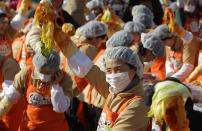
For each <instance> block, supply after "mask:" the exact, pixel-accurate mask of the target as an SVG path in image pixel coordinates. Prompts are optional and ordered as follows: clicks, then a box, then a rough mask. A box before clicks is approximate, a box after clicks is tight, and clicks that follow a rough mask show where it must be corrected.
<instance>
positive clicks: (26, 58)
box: [13, 35, 32, 67]
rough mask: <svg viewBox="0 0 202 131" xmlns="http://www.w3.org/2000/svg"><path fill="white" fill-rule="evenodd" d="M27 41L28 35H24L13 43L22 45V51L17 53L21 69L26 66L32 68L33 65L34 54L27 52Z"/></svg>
mask: <svg viewBox="0 0 202 131" xmlns="http://www.w3.org/2000/svg"><path fill="white" fill-rule="evenodd" d="M25 40H26V35H23V36H22V37H20V38H17V39H16V40H15V41H14V42H13V43H15V42H19V43H22V44H21V46H20V49H19V50H18V52H17V57H16V61H17V62H18V64H19V65H20V66H21V67H23V66H25V65H27V66H31V65H32V54H30V53H29V52H28V51H27V48H26V44H25ZM24 64H25V65H24Z"/></svg>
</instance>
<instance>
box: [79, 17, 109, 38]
mask: <svg viewBox="0 0 202 131" xmlns="http://www.w3.org/2000/svg"><path fill="white" fill-rule="evenodd" d="M77 30H78V31H77V32H79V33H80V35H82V36H85V37H86V38H95V37H98V36H102V35H105V34H106V33H107V31H108V29H107V25H106V24H104V23H102V22H99V21H95V20H93V21H89V22H88V23H86V24H85V25H83V26H81V27H80V28H78V29H77Z"/></svg>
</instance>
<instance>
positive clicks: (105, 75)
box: [56, 31, 148, 131]
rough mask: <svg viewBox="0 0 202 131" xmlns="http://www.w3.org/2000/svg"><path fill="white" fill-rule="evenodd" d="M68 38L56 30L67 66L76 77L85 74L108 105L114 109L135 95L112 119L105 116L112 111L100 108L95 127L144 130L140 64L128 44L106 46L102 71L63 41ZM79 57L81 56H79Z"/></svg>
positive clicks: (144, 118)
mask: <svg viewBox="0 0 202 131" xmlns="http://www.w3.org/2000/svg"><path fill="white" fill-rule="evenodd" d="M61 37H62V38H63V39H62V40H61ZM67 39H68V37H67V36H66V38H65V36H63V33H62V32H60V31H58V32H57V36H56V41H57V44H58V46H59V47H60V49H61V51H62V52H63V54H64V55H65V56H66V58H67V60H68V63H69V65H70V69H71V70H72V71H73V72H74V74H75V75H77V76H78V77H81V78H85V79H86V80H87V81H88V82H89V83H90V84H91V85H93V87H94V88H96V89H97V91H98V92H99V93H100V94H101V95H102V96H103V97H104V98H107V97H108V99H109V102H108V104H107V105H108V107H109V110H110V111H112V112H117V111H118V110H119V108H120V107H121V106H122V105H123V104H124V103H127V102H126V101H128V100H129V99H131V98H133V97H135V96H136V98H137V99H136V98H134V99H132V100H131V101H130V102H129V104H128V105H127V106H126V108H124V110H123V111H122V112H121V113H120V114H119V115H118V117H117V119H116V121H115V122H110V121H109V120H108V119H107V117H110V115H111V114H109V113H107V112H105V111H103V113H102V115H101V118H100V120H99V124H98V128H97V130H98V131H104V130H105V129H109V130H112V131H115V130H116V131H122V130H125V131H131V130H138V131H140V130H146V129H147V127H148V118H147V117H145V115H146V112H147V107H146V106H144V104H143V103H142V102H143V101H142V98H141V97H142V95H143V94H142V93H143V89H142V86H141V80H140V79H141V78H142V74H143V65H142V63H141V62H140V60H139V58H138V55H137V54H135V53H134V52H133V51H132V50H131V49H129V48H127V47H121V46H120V47H114V48H110V49H107V51H106V52H105V54H104V60H103V62H104V63H103V64H104V65H105V69H106V72H103V71H101V70H100V69H99V67H97V66H96V65H94V64H93V63H92V61H91V60H90V59H89V58H88V57H87V56H86V55H84V54H83V53H82V52H81V51H79V50H78V48H76V46H75V45H74V44H72V43H65V41H66V40H67ZM80 58H82V60H79V59H80ZM110 125H112V126H110Z"/></svg>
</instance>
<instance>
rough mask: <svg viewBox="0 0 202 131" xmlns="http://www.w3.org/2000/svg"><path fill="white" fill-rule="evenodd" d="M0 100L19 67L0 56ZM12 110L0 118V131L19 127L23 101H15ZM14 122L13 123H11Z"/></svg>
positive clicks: (13, 129)
mask: <svg viewBox="0 0 202 131" xmlns="http://www.w3.org/2000/svg"><path fill="white" fill-rule="evenodd" d="M0 69H1V70H0V84H1V87H0V90H1V92H0V94H1V95H0V96H1V97H0V99H2V98H3V97H4V95H5V90H6V89H8V88H9V86H11V85H12V83H13V80H14V77H15V75H16V74H17V73H18V72H19V70H20V67H19V65H18V64H17V63H16V62H15V61H14V60H13V59H11V58H9V57H5V56H2V55H0ZM16 102H17V103H16V104H15V105H14V106H13V108H12V109H11V110H10V111H9V112H8V113H6V114H5V115H3V116H2V123H1V124H0V130H2V131H16V130H17V129H18V127H19V125H20V122H21V119H22V114H23V109H24V105H23V102H24V101H23V99H20V100H19V101H16ZM13 120H15V121H13Z"/></svg>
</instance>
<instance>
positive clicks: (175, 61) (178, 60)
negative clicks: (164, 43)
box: [167, 48, 183, 73]
mask: <svg viewBox="0 0 202 131" xmlns="http://www.w3.org/2000/svg"><path fill="white" fill-rule="evenodd" d="M167 52H168V58H169V60H170V61H171V63H172V69H173V70H174V72H175V73H176V72H177V71H179V70H180V68H181V67H182V65H183V54H182V53H181V52H176V51H171V50H170V49H169V48H167Z"/></svg>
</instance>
